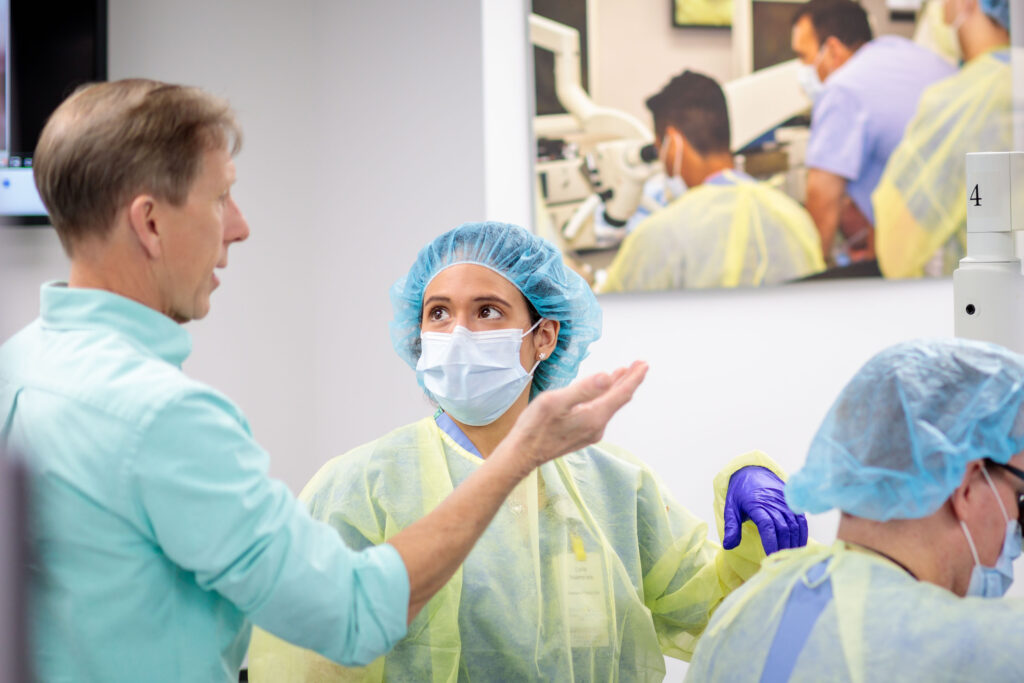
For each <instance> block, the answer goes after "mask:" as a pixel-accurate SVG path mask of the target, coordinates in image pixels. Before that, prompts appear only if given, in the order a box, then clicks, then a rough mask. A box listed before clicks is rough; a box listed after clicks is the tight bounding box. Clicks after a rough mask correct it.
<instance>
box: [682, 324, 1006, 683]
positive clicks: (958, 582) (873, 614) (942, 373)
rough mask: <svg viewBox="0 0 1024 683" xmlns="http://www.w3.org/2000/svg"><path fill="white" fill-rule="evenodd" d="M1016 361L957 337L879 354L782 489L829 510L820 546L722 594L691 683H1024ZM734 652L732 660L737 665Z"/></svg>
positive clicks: (814, 509) (800, 506) (800, 504)
mask: <svg viewBox="0 0 1024 683" xmlns="http://www.w3.org/2000/svg"><path fill="white" fill-rule="evenodd" d="M1022 404H1024V357H1021V356H1019V355H1017V354H1015V353H1011V352H1009V351H1007V350H1006V349H1003V348H1002V347H998V346H995V345H993V344H985V343H981V342H975V341H967V340H953V339H949V340H922V341H915V342H908V343H904V344H899V345H897V346H894V347H892V348H890V349H887V350H885V351H883V352H882V353H880V354H878V355H877V356H875V357H874V358H872V359H871V360H870V361H868V363H867V364H866V365H865V366H864V367H863V368H862V369H861V370H860V371H859V372H858V373H857V374H856V375H855V376H854V378H853V379H852V380H851V381H850V383H849V384H848V385H847V386H846V388H844V389H843V391H842V393H841V394H840V395H839V398H838V399H837V400H836V402H835V404H834V405H833V406H832V409H831V410H830V411H829V413H828V415H827V416H826V417H825V421H824V423H823V424H822V425H821V428H820V429H819V430H818V433H817V435H816V436H815V437H814V440H813V441H812V443H811V447H810V451H809V453H808V454H807V462H806V464H805V465H804V467H803V469H801V470H800V471H799V472H797V473H796V474H794V475H793V477H792V478H791V479H790V481H789V483H788V484H787V486H786V499H787V500H788V501H789V502H790V504H791V505H792V506H793V507H794V509H797V510H804V511H806V512H811V513H821V512H825V511H826V510H830V509H838V510H840V511H841V513H842V514H841V516H840V521H839V531H838V533H837V536H838V540H837V541H836V542H835V544H833V545H832V546H831V547H822V546H819V547H815V548H810V547H808V548H804V549H800V550H793V551H789V552H784V553H779V554H777V555H774V556H772V557H771V558H768V560H767V561H766V562H765V563H764V566H763V567H762V569H761V571H760V573H759V574H758V575H757V576H755V577H754V578H752V579H751V580H750V581H748V582H747V583H746V584H745V585H744V586H743V587H741V588H740V589H739V590H737V591H735V592H734V593H733V594H732V595H730V596H729V597H728V598H727V599H726V601H725V602H724V603H722V605H721V607H719V609H718V611H717V612H716V613H715V616H714V618H713V619H712V620H711V624H710V626H708V629H707V632H706V633H705V634H704V637H703V638H702V639H701V642H700V643H699V645H698V647H697V652H696V654H695V655H694V657H693V662H692V664H691V666H690V669H689V671H688V678H687V680H692V681H737V682H741V681H764V682H771V681H791V682H792V683H799V682H802V681H808V682H810V681H814V682H817V681H936V682H942V681H949V682H951V683H952V682H953V681H986V683H998V682H1004V681H1005V682H1006V683H1009V682H1011V681H1021V680H1024V657H1021V637H1022V633H1024V630H1022V629H1024V627H1022V624H1024V602H1022V601H1021V600H1020V599H1009V598H1007V599H1000V598H1001V597H1002V595H1003V594H1004V593H1005V592H1006V590H1007V589H1008V588H1009V586H1010V583H1011V582H1012V581H1013V561H1014V559H1016V558H1017V557H1018V556H1019V555H1020V553H1021V527H1020V520H1021V512H1022V509H1024V452H1022V451H1024V410H1022ZM741 653H742V654H741Z"/></svg>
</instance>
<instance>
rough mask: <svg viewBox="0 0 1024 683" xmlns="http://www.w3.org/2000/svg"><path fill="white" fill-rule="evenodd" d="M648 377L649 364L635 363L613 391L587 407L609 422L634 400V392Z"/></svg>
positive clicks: (616, 383) (609, 391)
mask: <svg viewBox="0 0 1024 683" xmlns="http://www.w3.org/2000/svg"><path fill="white" fill-rule="evenodd" d="M646 376H647V363H645V362H643V361H636V362H634V363H633V364H632V365H630V366H629V368H627V369H626V371H625V372H624V373H623V374H622V376H621V377H620V378H619V379H618V381H616V382H615V384H613V385H612V387H611V389H609V390H608V391H607V392H605V393H604V394H603V395H602V396H599V397H598V398H595V399H594V400H593V401H591V402H590V404H589V405H588V406H587V407H588V408H589V409H593V410H594V411H595V412H596V413H598V414H599V415H600V416H601V419H603V420H604V421H605V422H607V421H608V420H610V419H611V418H612V415H614V414H615V413H616V412H618V410H619V408H621V407H622V406H624V405H626V404H627V403H629V401H630V400H631V399H632V398H633V392H635V391H636V389H637V387H639V386H640V383H641V382H643V381H644V377H646Z"/></svg>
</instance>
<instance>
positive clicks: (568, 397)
mask: <svg viewBox="0 0 1024 683" xmlns="http://www.w3.org/2000/svg"><path fill="white" fill-rule="evenodd" d="M612 385H613V382H612V378H611V377H610V376H609V375H608V373H605V372H599V373H597V374H596V375H590V376H589V377H584V378H583V379H578V380H576V381H575V382H573V383H572V384H570V385H569V386H567V387H566V388H564V389H560V390H558V391H553V392H550V394H551V395H552V396H557V397H558V399H559V403H560V404H561V405H562V407H563V408H565V409H571V408H573V407H575V406H577V405H579V404H580V403H587V402H588V401H593V400H594V399H595V398H597V397H599V396H601V395H602V394H604V393H605V392H606V391H608V388H609V387H611V386H612Z"/></svg>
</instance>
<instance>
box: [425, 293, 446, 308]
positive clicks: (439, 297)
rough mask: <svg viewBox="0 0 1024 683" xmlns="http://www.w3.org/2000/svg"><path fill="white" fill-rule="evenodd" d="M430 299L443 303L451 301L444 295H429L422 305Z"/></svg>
mask: <svg viewBox="0 0 1024 683" xmlns="http://www.w3.org/2000/svg"><path fill="white" fill-rule="evenodd" d="M432 301H437V302H440V303H443V304H447V303H451V301H452V300H451V299H449V298H448V297H446V296H436V295H435V296H432V297H430V298H429V299H427V300H426V301H424V302H423V305H424V306H426V305H427V304H429V303H430V302H432Z"/></svg>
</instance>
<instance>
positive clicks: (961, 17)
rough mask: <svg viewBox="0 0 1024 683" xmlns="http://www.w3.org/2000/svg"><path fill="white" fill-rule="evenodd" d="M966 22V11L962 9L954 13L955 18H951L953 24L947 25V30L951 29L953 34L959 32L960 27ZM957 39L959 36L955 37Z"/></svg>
mask: <svg viewBox="0 0 1024 683" xmlns="http://www.w3.org/2000/svg"><path fill="white" fill-rule="evenodd" d="M966 21H967V10H965V9H962V10H960V11H959V12H957V13H956V16H955V17H953V23H951V24H950V25H949V28H950V29H952V31H953V33H958V32H959V31H960V27H961V26H963V25H964V22H966ZM957 38H959V35H957Z"/></svg>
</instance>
